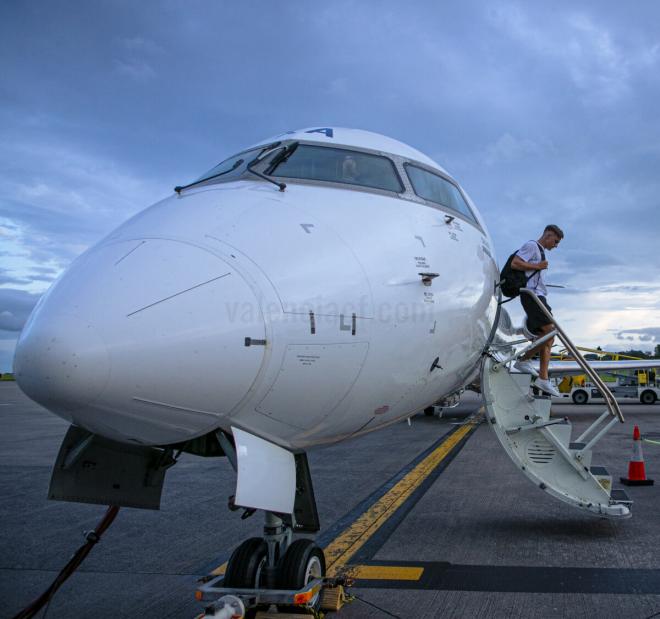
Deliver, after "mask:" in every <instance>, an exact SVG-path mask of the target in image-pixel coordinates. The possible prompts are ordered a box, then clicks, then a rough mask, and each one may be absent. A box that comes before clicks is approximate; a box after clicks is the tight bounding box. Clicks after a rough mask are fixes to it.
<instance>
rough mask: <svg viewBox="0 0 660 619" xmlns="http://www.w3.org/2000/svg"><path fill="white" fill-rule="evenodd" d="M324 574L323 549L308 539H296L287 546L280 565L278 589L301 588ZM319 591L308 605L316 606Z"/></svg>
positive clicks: (319, 597)
mask: <svg viewBox="0 0 660 619" xmlns="http://www.w3.org/2000/svg"><path fill="white" fill-rule="evenodd" d="M324 576H325V556H324V555H323V551H322V550H321V549H320V548H319V547H318V546H317V545H316V544H315V543H314V542H313V541H312V540H310V539H298V540H296V541H295V542H293V544H291V545H290V546H289V548H288V549H287V551H286V554H285V555H284V558H283V559H282V563H281V565H280V575H279V578H280V589H302V588H303V587H304V586H305V585H306V584H307V583H309V582H311V581H312V580H315V579H316V578H323V577H324ZM320 600H321V592H320V591H319V592H318V593H317V594H316V595H315V596H314V597H313V598H312V599H311V600H310V602H309V604H308V606H309V607H311V608H316V607H317V606H318V605H319V602H320Z"/></svg>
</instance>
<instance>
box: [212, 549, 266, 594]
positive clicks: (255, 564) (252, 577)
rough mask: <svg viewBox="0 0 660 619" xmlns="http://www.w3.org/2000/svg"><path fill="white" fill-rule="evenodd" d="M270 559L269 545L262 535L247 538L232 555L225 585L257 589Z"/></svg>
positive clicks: (228, 564)
mask: <svg viewBox="0 0 660 619" xmlns="http://www.w3.org/2000/svg"><path fill="white" fill-rule="evenodd" d="M267 560H268V547H267V546H266V542H265V541H264V540H263V539H261V538H260V537H251V538H250V539H246V540H245V541H244V542H243V543H242V544H241V545H240V546H239V547H238V548H236V550H234V552H233V553H232V555H231V558H230V559H229V561H228V562H227V571H226V572H225V579H224V582H223V587H235V588H237V589H255V588H257V587H259V584H260V580H261V574H262V571H263V568H264V567H265V566H266V562H267Z"/></svg>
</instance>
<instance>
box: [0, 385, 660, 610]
mask: <svg viewBox="0 0 660 619" xmlns="http://www.w3.org/2000/svg"><path fill="white" fill-rule="evenodd" d="M477 406H478V401H477V400H476V399H475V396H474V395H472V394H469V395H468V397H467V398H466V402H465V403H464V404H462V405H461V409H460V410H472V409H474V408H476V407H477ZM601 410H602V406H598V405H595V406H592V405H588V406H583V407H575V406H572V405H557V406H555V407H554V414H560V415H568V416H569V417H570V418H571V419H572V421H573V422H574V423H575V425H577V426H579V425H580V424H584V423H586V422H588V421H589V420H590V419H593V418H595V415H597V414H598V413H599V412H600V411H601ZM624 413H625V414H626V415H627V417H628V419H629V422H628V423H626V424H625V426H622V427H621V428H617V429H616V430H614V431H613V432H611V433H610V434H609V435H608V436H607V437H606V438H605V439H604V441H603V443H602V446H601V448H600V449H599V450H598V451H597V452H596V453H597V455H596V457H595V460H594V463H596V464H603V465H605V466H607V467H608V468H609V469H610V472H612V473H613V474H614V475H615V476H616V477H618V476H619V475H623V474H625V472H626V467H627V461H628V457H629V454H630V451H631V446H632V444H631V435H632V424H633V423H639V424H640V426H641V429H642V432H643V433H657V436H660V405H656V406H654V407H644V406H641V405H638V404H631V405H625V406H624ZM455 422H456V421H455V420H453V419H437V418H427V417H424V416H417V417H415V418H414V419H413V422H412V425H411V426H410V427H409V426H408V425H407V424H406V423H397V424H395V425H392V426H390V427H388V428H386V429H384V430H381V431H380V432H375V433H373V434H370V435H367V436H365V437H361V438H358V439H354V440H351V441H347V442H344V443H340V444H337V445H332V446H326V447H322V448H318V449H315V450H313V451H312V452H311V453H310V465H311V469H312V477H313V479H314V486H315V492H316V497H317V502H318V507H319V512H320V516H321V523H322V526H323V527H324V529H327V528H328V527H329V526H331V525H332V524H333V523H334V522H335V521H336V520H338V519H339V518H340V517H341V516H342V515H344V514H346V513H347V512H348V511H350V510H351V509H352V508H353V507H355V505H357V504H358V503H359V502H360V501H362V500H363V499H364V498H365V497H367V496H368V495H369V494H371V493H372V492H374V491H375V490H376V489H378V488H379V487H380V486H381V485H382V484H383V482H385V481H386V480H387V479H388V478H389V477H391V476H392V475H394V474H395V473H396V472H397V471H399V470H400V469H401V468H402V467H403V466H404V465H406V464H407V463H408V462H410V461H411V460H412V459H413V458H414V457H415V456H416V455H418V454H419V453H420V452H421V451H423V450H424V449H426V448H427V447H429V446H430V445H431V444H432V443H433V442H434V441H436V440H437V439H438V438H439V437H441V436H442V435H443V434H445V433H446V432H447V431H448V430H449V429H450V428H451V427H452V426H451V424H452V423H455ZM66 427H67V425H66V422H64V421H62V420H60V419H58V418H57V417H55V416H53V415H51V414H50V413H48V412H47V411H45V410H44V409H42V408H41V407H39V406H38V405H36V404H34V403H32V402H31V401H30V400H28V399H27V398H26V397H25V396H23V395H22V394H21V393H20V391H19V390H18V388H17V386H16V385H15V384H14V383H0V446H1V449H0V488H1V489H2V497H3V501H2V504H1V505H0V523H1V524H0V549H1V550H2V552H1V554H0V575H1V576H0V578H1V580H0V617H10V616H12V615H13V614H14V613H15V612H17V611H18V610H19V609H20V608H21V607H23V606H24V605H26V604H27V603H28V602H29V601H31V600H32V599H33V598H34V597H36V596H37V595H38V594H39V593H40V592H41V591H42V590H43V589H44V588H45V587H46V586H47V585H48V584H49V583H50V581H51V579H52V578H53V577H54V576H55V575H56V573H57V571H58V570H59V569H60V568H61V567H62V566H63V565H64V563H66V561H67V560H68V558H69V557H70V555H71V553H72V552H73V551H74V550H75V549H76V548H77V547H78V546H79V545H80V544H81V543H82V541H83V539H82V533H83V531H85V530H89V529H91V528H93V526H94V525H95V524H96V522H97V521H98V519H99V518H100V517H101V515H102V514H103V512H104V508H103V507H101V506H91V505H80V504H75V503H62V502H53V501H48V500H47V499H46V492H47V488H48V482H49V478H50V468H51V465H52V462H53V460H54V458H55V455H56V453H57V450H58V448H59V444H60V441H61V439H62V437H63V436H64V433H65V431H66ZM644 448H645V456H646V461H647V470H648V471H649V473H650V474H652V473H654V472H656V473H657V477H660V446H655V445H651V444H645V445H644ZM658 483H659V485H657V486H654V487H652V488H632V489H629V490H628V492H629V494H630V495H631V496H632V498H634V499H635V505H634V508H633V512H634V516H633V518H632V519H630V520H627V521H625V522H619V523H613V522H610V521H604V520H598V519H595V518H593V517H591V516H589V515H587V514H583V513H582V512H579V511H576V510H574V509H573V508H571V507H569V506H567V505H564V504H563V503H559V502H557V501H556V500H554V499H552V498H551V497H548V496H546V495H545V494H544V493H543V492H542V491H540V490H538V489H537V488H535V487H534V486H533V485H532V484H531V483H530V482H529V481H528V480H527V479H525V478H524V477H523V476H522V475H521V474H520V473H519V472H518V471H517V470H516V468H515V467H514V465H513V464H512V463H511V462H510V461H509V460H508V458H507V456H506V455H505V453H504V451H503V450H502V448H501V447H500V445H499V443H498V442H497V440H496V438H495V436H494V434H493V433H492V431H491V430H490V429H489V428H488V427H486V426H485V425H483V426H481V427H480V428H478V430H477V431H476V432H475V433H474V435H473V436H472V437H471V438H470V440H469V441H468V442H467V444H466V446H465V447H464V448H463V449H462V451H461V452H460V453H459V454H458V456H457V457H456V458H455V459H454V460H453V462H452V463H451V464H450V465H449V466H448V467H447V469H446V470H445V471H444V472H443V473H442V474H441V475H440V477H439V478H438V479H437V480H436V481H435V482H434V483H433V484H432V485H431V487H430V488H429V490H428V491H427V492H426V494H425V495H424V496H423V497H422V498H421V499H420V500H419V502H418V503H417V504H416V505H415V506H414V507H413V509H412V510H411V511H410V513H409V514H408V515H407V517H406V518H405V519H404V521H403V522H402V523H401V524H400V526H399V527H398V528H397V530H396V531H394V533H393V534H392V535H391V536H390V538H389V539H387V540H386V542H385V543H384V545H383V546H382V548H381V549H380V550H379V552H378V553H377V554H376V556H375V559H382V560H394V561H419V560H428V561H449V562H452V563H457V564H466V565H491V566H492V565H495V566H497V565H523V566H578V567H580V566H584V567H615V568H635V567H644V568H658V567H660V556H658V549H659V548H660V544H658V541H659V538H660V529H659V527H658V523H659V522H660V520H659V517H658V513H659V512H658V508H659V507H660V498H659V488H660V479H659V480H658ZM233 484H234V475H233V472H232V471H231V468H230V467H229V465H228V463H227V462H226V461H225V460H224V459H208V460H205V459H201V458H195V457H192V456H189V457H186V456H184V457H183V458H182V459H181V461H180V462H179V463H178V464H177V465H176V466H175V467H173V469H171V471H170V472H169V473H168V477H167V480H166V485H165V489H164V492H163V502H162V508H161V510H160V511H146V510H136V509H123V510H121V511H120V513H119V515H118V517H117V520H116V521H115V523H114V524H113V525H112V527H111V528H110V529H109V530H108V532H107V533H106V535H105V537H104V538H103V540H102V542H101V543H100V544H99V545H98V546H97V547H96V548H94V549H93V551H92V552H91V554H90V555H89V557H88V558H87V559H86V561H85V562H84V563H83V565H82V567H81V568H80V570H79V572H77V573H76V574H75V575H74V576H73V577H72V578H71V579H70V580H69V581H68V582H67V583H66V584H65V585H64V587H63V588H62V589H61V590H60V591H59V593H58V594H57V595H56V596H55V598H54V600H53V602H52V604H51V607H50V609H49V612H48V618H49V619H57V618H58V617H60V618H62V617H73V616H77V617H92V616H93V617H95V618H104V617H133V616H140V617H194V616H195V614H196V613H197V612H199V610H200V607H199V604H198V603H197V602H195V600H194V599H193V592H194V589H195V581H196V579H197V578H198V577H199V576H201V575H204V574H205V573H207V572H208V570H210V569H211V568H213V567H215V566H217V565H219V564H220V563H221V562H222V561H224V560H225V559H226V558H227V557H228V555H229V554H230V552H231V550H232V548H233V547H235V546H236V545H237V544H238V543H240V541H242V540H243V539H245V538H247V537H250V536H253V535H259V534H260V533H261V527H262V522H261V519H260V518H259V515H258V514H257V515H255V516H254V517H253V518H250V519H248V520H245V521H242V520H240V517H239V515H238V514H237V513H232V512H229V511H228V510H227V508H226V499H227V496H228V495H230V494H232V493H233V491H234V488H233ZM354 592H355V593H356V595H357V596H358V597H359V598H361V599H359V600H356V601H354V602H353V603H352V604H350V605H348V606H346V607H345V608H344V610H342V611H341V613H339V614H338V615H337V616H339V617H347V618H358V617H387V616H388V615H387V614H386V611H387V612H389V613H392V614H394V615H396V616H399V617H405V618H408V617H483V618H486V617H505V616H506V617H587V616H588V617H591V616H594V615H598V616H599V617H620V616H626V617H631V618H639V619H643V618H646V617H649V616H651V615H652V614H653V613H656V612H660V596H655V595H607V594H601V595H588V594H570V595H569V594H561V595H560V594H545V593H544V594H541V593H501V592H481V591H410V590H392V589H389V590H388V589H364V588H361V589H358V588H356V589H355V590H354ZM369 604H372V605H375V606H376V607H378V608H376V607H374V606H372V605H369Z"/></svg>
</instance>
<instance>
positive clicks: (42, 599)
mask: <svg viewBox="0 0 660 619" xmlns="http://www.w3.org/2000/svg"><path fill="white" fill-rule="evenodd" d="M118 512H119V507H116V506H111V507H108V509H107V511H106V512H105V515H104V516H103V518H101V520H100V522H99V523H98V524H97V525H96V528H95V529H94V530H93V531H88V532H87V533H85V539H86V540H87V541H86V542H85V543H84V544H83V545H82V546H81V547H80V548H78V550H76V552H75V553H74V555H73V556H72V557H71V559H70V560H69V562H68V563H67V564H66V565H65V566H64V567H63V568H62V571H61V572H60V573H59V574H58V575H57V576H56V577H55V580H54V581H53V582H52V584H51V585H50V587H48V589H46V590H45V591H44V592H43V593H42V594H41V595H40V596H39V597H38V598H37V599H36V600H34V602H32V603H31V604H30V605H29V606H27V607H25V608H24V609H23V610H21V611H20V612H19V613H18V614H17V615H14V617H13V618H12V619H31V618H32V617H34V616H35V615H36V614H37V613H38V612H39V611H40V610H41V609H42V608H43V607H44V606H45V605H46V604H48V603H49V602H50V600H51V599H52V598H53V596H54V595H55V593H56V592H57V590H58V589H59V588H60V587H61V586H62V585H63V584H64V583H65V582H66V580H67V578H69V576H71V575H72V574H73V573H74V572H75V571H76V570H77V569H78V568H79V567H80V564H81V563H82V562H83V561H84V560H85V557H86V556H87V555H88V554H89V553H90V551H91V550H92V548H93V547H94V544H96V543H98V542H99V541H100V540H101V536H102V535H103V534H104V533H105V531H106V530H107V528H108V527H109V526H110V525H111V524H112V521H113V520H114V519H115V517H116V516H117V513H118Z"/></svg>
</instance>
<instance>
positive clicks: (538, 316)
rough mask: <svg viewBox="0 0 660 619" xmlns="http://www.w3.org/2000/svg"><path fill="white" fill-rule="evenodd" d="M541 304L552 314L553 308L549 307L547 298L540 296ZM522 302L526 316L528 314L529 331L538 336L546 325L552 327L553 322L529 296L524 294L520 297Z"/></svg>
mask: <svg viewBox="0 0 660 619" xmlns="http://www.w3.org/2000/svg"><path fill="white" fill-rule="evenodd" d="M539 299H540V300H541V303H543V305H545V306H546V308H547V309H548V311H549V312H550V313H551V314H552V308H551V307H550V306H549V305H548V302H547V301H546V300H545V297H542V296H539ZM520 302H521V303H522V306H523V309H524V310H525V314H527V329H528V330H529V331H530V332H532V333H534V334H537V333H539V331H540V329H541V327H543V326H544V325H551V324H552V321H551V320H548V318H547V316H546V315H545V314H544V313H543V312H542V311H541V308H540V307H539V306H538V305H537V304H536V301H534V299H532V298H531V297H530V296H529V295H528V294H525V293H524V292H523V293H522V294H521V295H520Z"/></svg>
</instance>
